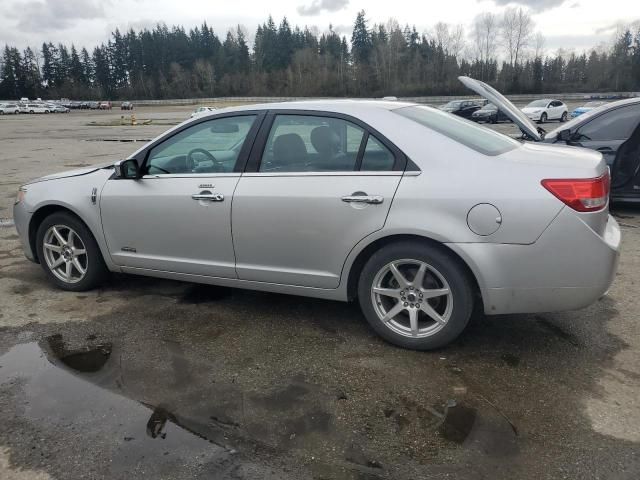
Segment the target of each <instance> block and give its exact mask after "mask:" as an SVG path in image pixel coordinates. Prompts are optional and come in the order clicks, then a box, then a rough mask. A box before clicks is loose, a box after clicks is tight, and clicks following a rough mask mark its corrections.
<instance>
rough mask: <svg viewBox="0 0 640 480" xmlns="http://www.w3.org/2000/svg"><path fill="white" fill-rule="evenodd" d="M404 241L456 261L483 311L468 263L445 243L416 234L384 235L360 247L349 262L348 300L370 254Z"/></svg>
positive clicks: (475, 282) (477, 287)
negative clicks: (424, 247) (437, 250)
mask: <svg viewBox="0 0 640 480" xmlns="http://www.w3.org/2000/svg"><path fill="white" fill-rule="evenodd" d="M406 241H414V242H420V243H423V244H425V245H429V246H431V247H433V248H437V249H439V250H441V251H444V252H445V253H446V254H447V255H450V256H451V258H453V259H454V260H455V261H456V262H458V264H459V265H460V266H461V267H462V268H463V270H464V271H465V272H466V273H467V276H468V277H469V280H471V284H472V288H473V293H474V296H475V298H476V299H477V300H478V301H479V302H480V303H479V304H478V307H477V308H478V311H483V305H482V302H483V298H482V290H481V288H480V282H479V280H478V276H477V275H476V273H475V272H474V270H473V269H472V268H471V267H470V266H469V264H468V263H467V262H466V261H465V260H464V259H463V258H462V257H461V256H460V255H459V254H458V253H457V252H456V251H454V250H453V249H451V248H449V247H448V246H447V245H446V244H444V243H442V242H439V241H437V240H434V239H432V238H429V237H426V236H422V235H416V234H393V235H388V236H385V237H381V238H377V239H375V240H374V241H372V242H371V243H369V244H368V245H366V246H365V247H364V248H362V250H360V252H358V254H357V255H356V257H355V259H354V260H353V262H352V263H351V266H350V268H349V273H348V276H347V298H348V300H349V301H351V300H354V299H355V298H356V297H357V296H358V279H359V277H360V273H361V272H362V269H363V268H364V265H365V264H366V263H367V260H369V258H371V255H373V254H374V253H375V252H377V251H378V250H380V249H381V248H383V247H385V246H387V245H390V244H392V243H398V242H406Z"/></svg>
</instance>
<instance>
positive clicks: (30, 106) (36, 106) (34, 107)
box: [20, 103, 51, 113]
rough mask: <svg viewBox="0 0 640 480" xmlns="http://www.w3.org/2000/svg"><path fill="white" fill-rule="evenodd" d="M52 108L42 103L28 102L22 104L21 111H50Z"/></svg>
mask: <svg viewBox="0 0 640 480" xmlns="http://www.w3.org/2000/svg"><path fill="white" fill-rule="evenodd" d="M50 111H51V108H49V107H48V106H46V105H44V104H42V103H26V104H24V105H21V106H20V113H49V112H50Z"/></svg>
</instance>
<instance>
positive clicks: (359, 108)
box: [198, 99, 418, 119]
mask: <svg viewBox="0 0 640 480" xmlns="http://www.w3.org/2000/svg"><path fill="white" fill-rule="evenodd" d="M413 105H418V104H417V103H412V102H398V101H395V100H360V99H338V100H336V99H331V100H296V101H291V102H274V103H260V104H254V105H240V106H236V107H226V108H220V109H218V110H214V111H213V112H211V115H219V114H221V113H227V112H242V111H248V110H310V111H318V112H327V113H342V114H346V115H353V116H354V117H357V116H358V115H359V114H363V113H365V112H371V111H372V110H387V111H388V110H395V109H397V108H402V107H409V106H413ZM205 117H206V115H203V116H200V117H198V118H200V119H202V118H205Z"/></svg>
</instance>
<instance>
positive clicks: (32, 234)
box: [28, 204, 104, 263]
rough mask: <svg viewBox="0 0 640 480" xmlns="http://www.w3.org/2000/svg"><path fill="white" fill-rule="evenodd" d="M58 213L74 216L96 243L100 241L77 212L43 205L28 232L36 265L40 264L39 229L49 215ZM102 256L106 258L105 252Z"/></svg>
mask: <svg viewBox="0 0 640 480" xmlns="http://www.w3.org/2000/svg"><path fill="white" fill-rule="evenodd" d="M58 212H63V213H68V214H70V215H73V216H74V217H75V218H76V219H78V220H79V221H81V222H82V223H83V224H84V226H85V227H87V230H89V231H90V232H91V234H92V235H93V238H94V239H95V240H96V242H97V240H98V237H97V236H96V233H95V232H94V231H93V230H92V228H91V227H90V226H89V224H87V222H85V221H84V219H83V218H82V217H81V216H80V215H79V214H78V213H77V212H75V211H73V210H72V209H71V208H68V207H66V206H64V205H60V204H47V205H42V206H41V207H39V208H38V209H36V211H35V212H33V215H31V219H30V220H29V230H28V232H29V246H30V248H31V252H33V258H34V260H35V261H36V263H40V259H39V258H38V249H37V246H36V237H37V233H38V228H39V227H40V225H41V224H42V222H43V221H44V219H45V218H47V217H48V216H49V215H52V214H54V213H58ZM97 243H98V245H100V243H99V242H97ZM101 254H102V257H103V258H104V252H101Z"/></svg>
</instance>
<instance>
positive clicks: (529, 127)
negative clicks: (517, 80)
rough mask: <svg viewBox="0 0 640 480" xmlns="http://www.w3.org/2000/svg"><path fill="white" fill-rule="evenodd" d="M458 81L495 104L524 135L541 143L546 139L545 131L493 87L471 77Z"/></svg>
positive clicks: (460, 78)
mask: <svg viewBox="0 0 640 480" xmlns="http://www.w3.org/2000/svg"><path fill="white" fill-rule="evenodd" d="M458 80H460V81H461V82H462V84H463V85H464V86H465V87H467V88H470V89H471V90H473V91H474V92H476V93H477V94H478V95H480V96H482V97H484V98H486V99H487V100H488V101H489V102H491V103H493V104H494V105H495V106H496V107H498V109H499V110H501V111H502V113H504V114H505V115H506V116H507V117H509V118H510V119H511V121H513V123H515V124H516V125H518V127H520V130H522V133H524V134H525V135H526V136H527V137H529V138H531V139H532V140H535V141H536V142H539V141H541V140H542V139H543V137H544V130H542V129H541V128H538V127H536V125H535V124H534V123H533V122H532V121H531V120H529V118H527V116H526V115H525V114H524V113H522V112H521V111H520V109H519V108H517V107H516V106H515V105H514V104H513V103H511V102H510V101H509V100H507V99H506V97H505V96H504V95H502V94H501V93H500V92H499V91H497V90H496V89H495V88H493V87H492V86H491V85H487V84H486V83H484V82H481V81H480V80H476V79H474V78H471V77H464V76H463V77H458Z"/></svg>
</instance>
